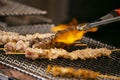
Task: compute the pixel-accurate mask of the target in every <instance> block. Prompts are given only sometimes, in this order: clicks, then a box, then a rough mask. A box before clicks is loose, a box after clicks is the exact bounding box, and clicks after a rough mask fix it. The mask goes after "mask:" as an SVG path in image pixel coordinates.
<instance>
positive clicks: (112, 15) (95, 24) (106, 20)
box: [77, 8, 120, 30]
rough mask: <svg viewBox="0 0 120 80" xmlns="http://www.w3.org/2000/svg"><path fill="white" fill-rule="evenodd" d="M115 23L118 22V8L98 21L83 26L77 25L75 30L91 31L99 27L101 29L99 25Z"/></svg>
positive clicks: (119, 13)
mask: <svg viewBox="0 0 120 80" xmlns="http://www.w3.org/2000/svg"><path fill="white" fill-rule="evenodd" d="M117 21H120V8H119V9H115V10H113V11H111V12H110V13H109V14H107V15H105V16H103V17H101V18H100V19H98V20H97V21H95V22H92V23H87V24H85V25H83V26H80V25H78V26H77V29H78V30H88V29H91V28H94V27H97V28H99V27H101V26H100V25H104V24H108V23H112V22H117Z"/></svg>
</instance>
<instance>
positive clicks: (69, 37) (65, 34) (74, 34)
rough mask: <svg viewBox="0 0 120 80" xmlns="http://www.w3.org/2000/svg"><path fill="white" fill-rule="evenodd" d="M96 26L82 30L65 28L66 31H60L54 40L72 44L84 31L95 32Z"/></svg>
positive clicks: (80, 37)
mask: <svg viewBox="0 0 120 80" xmlns="http://www.w3.org/2000/svg"><path fill="white" fill-rule="evenodd" d="M96 31H97V28H91V29H90V30H87V31H84V30H81V31H79V30H77V29H73V30H67V31H61V32H60V33H58V35H56V38H55V42H62V43H65V44H72V43H74V42H75V41H76V40H81V39H82V37H83V36H84V34H85V33H87V32H96Z"/></svg>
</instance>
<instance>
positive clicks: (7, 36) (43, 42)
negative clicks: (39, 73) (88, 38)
mask: <svg viewBox="0 0 120 80" xmlns="http://www.w3.org/2000/svg"><path fill="white" fill-rule="evenodd" d="M0 33H1V34H0V44H1V45H3V44H4V45H5V47H6V46H7V47H11V49H14V50H13V51H15V48H13V47H15V45H16V44H19V45H20V46H21V47H22V46H23V48H24V46H27V47H32V48H44V49H46V48H47V49H49V48H55V47H58V48H66V47H68V46H69V47H70V46H73V45H74V46H87V45H84V44H78V45H76V43H73V44H70V45H67V44H63V43H57V44H56V43H55V42H54V37H55V35H54V34H53V33H46V34H39V33H35V34H33V35H30V34H27V35H25V36H23V35H20V34H18V33H14V32H5V31H0ZM26 43H27V44H26ZM19 45H18V46H19ZM7 49H8V50H9V49H10V48H7ZM11 49H10V50H11ZM23 50H24V49H23ZM16 51H18V50H16Z"/></svg>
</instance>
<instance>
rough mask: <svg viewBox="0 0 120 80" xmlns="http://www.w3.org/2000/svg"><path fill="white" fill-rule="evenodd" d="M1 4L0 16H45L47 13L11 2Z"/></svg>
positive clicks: (5, 1)
mask: <svg viewBox="0 0 120 80" xmlns="http://www.w3.org/2000/svg"><path fill="white" fill-rule="evenodd" d="M0 3H1V4H0V16H16V15H41V14H42V15H43V14H46V13H47V12H46V11H43V10H40V9H36V8H33V7H30V6H26V5H23V4H21V3H17V2H13V1H9V0H0Z"/></svg>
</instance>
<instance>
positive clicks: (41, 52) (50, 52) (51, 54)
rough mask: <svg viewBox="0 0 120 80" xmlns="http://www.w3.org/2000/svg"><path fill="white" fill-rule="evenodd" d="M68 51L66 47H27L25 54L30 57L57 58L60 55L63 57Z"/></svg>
mask: <svg viewBox="0 0 120 80" xmlns="http://www.w3.org/2000/svg"><path fill="white" fill-rule="evenodd" d="M67 53H68V52H67V51H66V50H64V49H56V48H55V49H37V48H36V49H33V48H27V49H26V51H25V56H26V57H27V58H30V59H33V60H35V59H38V58H47V59H49V60H51V59H57V58H58V57H63V56H64V55H65V54H67ZM36 55H37V56H36Z"/></svg>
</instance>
